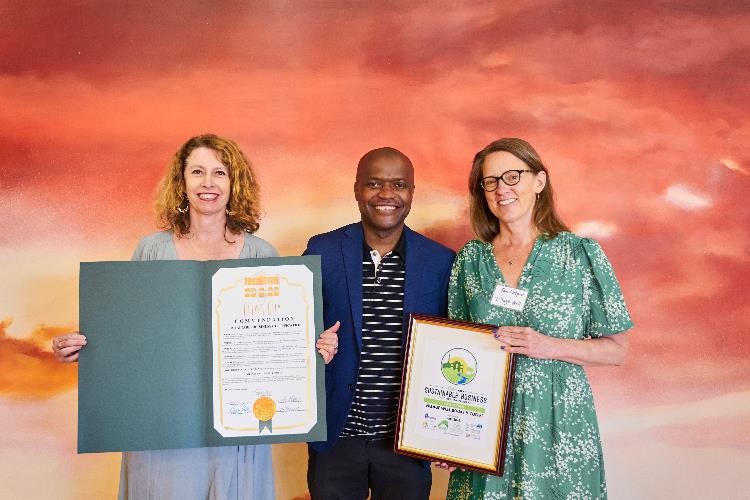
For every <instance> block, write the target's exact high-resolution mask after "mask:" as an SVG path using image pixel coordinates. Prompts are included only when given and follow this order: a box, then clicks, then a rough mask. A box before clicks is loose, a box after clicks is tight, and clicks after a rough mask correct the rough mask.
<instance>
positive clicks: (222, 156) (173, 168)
mask: <svg viewBox="0 0 750 500" xmlns="http://www.w3.org/2000/svg"><path fill="white" fill-rule="evenodd" d="M200 147H205V148H209V149H212V150H214V151H216V153H217V156H218V158H219V161H221V163H222V164H223V165H224V166H225V167H227V169H228V170H229V183H230V194H229V204H228V205H227V212H228V213H227V223H226V227H227V229H229V231H231V232H232V233H233V234H240V233H242V232H247V233H254V232H255V231H257V230H258V227H259V226H260V222H259V219H260V216H261V211H260V186H259V185H258V182H257V180H256V177H255V172H253V168H252V165H251V164H250V161H249V160H248V159H247V157H246V156H245V154H244V153H243V152H242V150H241V149H240V148H239V146H237V144H236V143H235V142H234V141H232V140H231V139H227V138H226V137H221V136H218V135H214V134H203V135H197V136H195V137H191V138H190V139H188V141H187V142H186V143H185V144H183V145H182V146H181V147H180V149H178V150H177V152H176V153H175V154H174V156H172V159H171V160H170V162H169V166H168V167H167V172H166V173H165V174H164V177H163V178H162V180H161V182H160V183H159V188H158V191H157V194H156V200H155V201H154V205H155V207H156V214H157V218H158V221H159V226H160V227H162V228H164V229H171V230H172V231H174V232H175V234H177V235H178V236H184V235H186V234H187V233H189V232H190V211H186V212H185V213H182V212H180V211H179V210H178V208H180V207H182V208H183V209H184V208H186V207H187V197H186V195H185V176H184V171H185V161H186V160H187V157H188V156H190V153H192V152H193V150H194V149H196V148H200Z"/></svg>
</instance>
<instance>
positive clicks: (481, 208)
mask: <svg viewBox="0 0 750 500" xmlns="http://www.w3.org/2000/svg"><path fill="white" fill-rule="evenodd" d="M498 151H507V152H508V153H510V154H512V155H513V156H515V157H516V158H518V159H519V160H521V161H523V162H524V163H525V164H526V165H527V166H528V167H529V168H530V169H531V170H532V171H533V172H534V173H535V174H537V173H539V172H545V173H546V175H547V182H546V184H545V185H544V189H542V191H541V192H540V193H539V197H538V198H537V200H536V203H534V212H533V217H534V224H535V225H536V228H537V230H539V232H540V233H541V234H542V235H544V237H545V238H554V237H555V236H557V235H558V234H559V233H561V232H562V231H570V230H569V229H568V226H566V225H565V223H564V222H563V221H562V219H561V218H560V216H559V215H557V211H556V210H555V195H554V192H553V190H552V182H551V179H550V175H549V171H548V170H547V167H545V166H544V163H542V160H541V158H539V153H537V152H536V150H535V149H534V148H533V147H532V146H531V144H529V143H528V142H526V141H524V140H523V139H516V138H513V137H510V138H504V139H498V140H496V141H493V142H491V143H489V144H488V145H487V146H486V147H485V148H484V149H482V150H481V151H480V152H478V153H477V154H476V155H474V162H473V163H472V165H471V172H470V173H469V193H471V204H470V209H469V212H470V217H471V226H472V228H473V229H474V232H475V233H476V234H477V236H478V237H479V238H480V239H481V240H482V241H492V239H493V238H494V237H495V236H497V234H498V233H499V232H500V222H499V221H498V220H497V217H495V215H494V214H493V213H492V212H491V211H490V208H489V207H488V206H487V199H486V198H485V195H484V189H482V186H481V185H480V184H479V182H480V181H481V180H482V167H483V166H484V160H485V158H487V156H488V155H490V154H492V153H496V152H498Z"/></svg>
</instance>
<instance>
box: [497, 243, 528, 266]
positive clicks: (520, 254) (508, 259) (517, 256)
mask: <svg viewBox="0 0 750 500" xmlns="http://www.w3.org/2000/svg"><path fill="white" fill-rule="evenodd" d="M535 241H536V238H534V239H533V240H531V241H530V242H528V243H527V244H525V245H524V246H523V247H522V248H521V250H520V251H519V252H518V253H517V254H516V255H514V256H512V257H508V258H506V259H500V260H504V261H505V262H507V263H508V265H509V266H512V265H513V262H514V261H516V260H517V259H518V258H519V257H521V256H522V255H525V254H526V253H527V252H526V250H527V249H528V248H529V247H530V246H531V245H533V244H534V242H535ZM492 248H494V249H495V250H497V251H498V252H500V249H499V248H498V247H496V246H495V245H494V244H493V245H492Z"/></svg>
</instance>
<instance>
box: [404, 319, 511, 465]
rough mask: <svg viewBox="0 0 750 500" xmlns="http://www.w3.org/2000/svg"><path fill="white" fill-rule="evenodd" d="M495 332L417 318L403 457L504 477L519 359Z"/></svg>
mask: <svg viewBox="0 0 750 500" xmlns="http://www.w3.org/2000/svg"><path fill="white" fill-rule="evenodd" d="M495 328H496V327H495V326H491V325H481V324H476V323H468V322H462V321H454V320H449V319H445V318H438V317H433V316H424V315H416V314H413V315H412V316H411V318H410V322H409V333H408V343H407V348H406V354H405V366H404V372H403V377H402V387H401V400H400V402H399V414H398V422H397V424H396V429H397V430H396V443H395V449H396V451H397V452H399V453H402V454H406V455H412V456H416V457H418V458H423V459H427V460H433V461H440V462H446V463H450V464H453V465H457V466H459V467H462V468H469V469H475V470H479V471H481V472H484V473H488V474H495V475H502V473H503V470H502V468H503V462H504V457H505V444H506V440H507V432H508V423H509V417H510V402H511V396H512V383H513V373H514V362H515V356H514V355H512V354H508V353H506V352H505V351H503V350H501V349H500V346H499V344H498V343H497V341H496V340H495V339H494V337H493V335H492V334H493V332H494V330H495Z"/></svg>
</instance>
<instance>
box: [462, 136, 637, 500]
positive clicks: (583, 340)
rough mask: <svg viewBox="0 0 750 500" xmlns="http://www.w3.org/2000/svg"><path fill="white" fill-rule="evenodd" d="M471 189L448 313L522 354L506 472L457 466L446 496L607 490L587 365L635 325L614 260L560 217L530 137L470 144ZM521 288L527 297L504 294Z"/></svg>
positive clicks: (616, 357) (620, 350) (610, 352)
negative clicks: (492, 328)
mask: <svg viewBox="0 0 750 500" xmlns="http://www.w3.org/2000/svg"><path fill="white" fill-rule="evenodd" d="M469 191H470V193H471V208H470V216H471V223H472V226H473V228H474V231H475V232H476V234H477V236H478V237H479V239H478V240H473V241H470V242H469V243H467V244H466V246H464V247H463V249H462V250H461V251H460V252H459V254H458V255H457V257H456V261H455V263H454V265H453V272H452V275H451V280H450V288H449V292H448V300H449V306H448V312H449V315H450V316H451V317H452V318H454V319H460V320H466V321H472V322H476V323H487V324H493V325H498V329H497V330H496V333H495V338H496V339H497V341H498V348H500V349H504V350H505V351H507V352H509V353H516V354H517V355H518V356H517V362H516V373H515V385H514V389H513V404H512V409H511V414H510V427H509V433H508V443H507V449H506V457H505V464H504V465H505V468H504V474H503V476H502V477H497V476H491V475H484V474H480V473H477V472H470V471H463V470H455V471H454V472H453V473H452V475H451V478H450V482H449V485H448V495H447V498H448V499H449V500H453V499H462V500H464V499H480V498H481V499H484V498H524V499H525V498H606V496H607V489H606V483H605V479H604V464H603V462H602V449H601V443H600V439H599V427H598V424H597V419H596V413H595V410H594V401H593V398H592V394H591V387H590V386H589V382H588V380H587V378H586V373H585V372H584V367H585V366H597V365H619V364H621V363H622V362H623V361H624V360H625V356H626V355H627V352H628V338H627V333H625V331H626V330H628V329H630V328H631V327H632V326H633V323H632V322H631V319H630V315H629V314H628V311H627V309H626V307H625V302H624V299H623V296H622V293H621V291H620V287H619V284H618V282H617V279H616V278H615V275H614V272H613V270H612V267H611V265H610V263H609V261H608V260H607V257H606V256H605V255H604V252H602V249H601V247H600V246H599V245H598V244H597V243H596V242H595V241H593V240H591V239H589V238H581V237H579V236H576V235H574V234H572V233H570V232H569V230H568V228H567V226H566V225H565V223H563V222H562V220H561V219H560V217H559V216H558V215H557V213H556V211H555V205H554V198H553V192H552V184H551V182H550V175H549V172H548V170H547V168H546V167H545V166H544V164H543V163H542V161H541V159H540V158H539V155H538V154H537V152H536V151H535V150H534V148H533V147H531V145H530V144H529V143H528V142H526V141H524V140H521V139H513V138H510V139H500V140H497V141H494V142H492V143H491V144H489V145H488V146H487V147H485V148H484V149H482V150H481V151H480V152H479V153H477V154H476V156H475V157H474V163H473V165H472V169H471V173H470V174H469ZM518 290H520V291H521V292H518ZM519 293H520V294H521V296H523V295H525V302H523V301H522V302H523V304H517V303H516V304H515V305H514V304H510V303H509V302H503V301H502V297H503V296H504V295H507V294H512V295H513V296H514V297H517V296H518V294H519ZM493 296H494V297H493ZM508 305H511V306H512V307H508Z"/></svg>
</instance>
